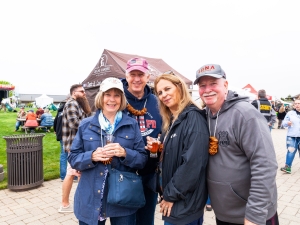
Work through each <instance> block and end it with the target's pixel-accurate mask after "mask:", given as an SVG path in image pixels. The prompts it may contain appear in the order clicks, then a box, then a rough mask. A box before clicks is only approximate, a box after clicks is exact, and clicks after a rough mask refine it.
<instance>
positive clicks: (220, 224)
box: [216, 212, 279, 225]
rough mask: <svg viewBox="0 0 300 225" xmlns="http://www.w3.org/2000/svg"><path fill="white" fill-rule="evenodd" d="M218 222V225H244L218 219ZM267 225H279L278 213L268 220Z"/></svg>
mask: <svg viewBox="0 0 300 225" xmlns="http://www.w3.org/2000/svg"><path fill="white" fill-rule="evenodd" d="M216 221H217V225H243V224H239V223H227V222H223V221H220V220H218V218H216ZM266 225H279V220H278V215H277V212H276V213H275V215H274V216H273V217H272V218H271V219H269V220H267V222H266Z"/></svg>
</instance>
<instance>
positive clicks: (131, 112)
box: [122, 58, 162, 225]
mask: <svg viewBox="0 0 300 225" xmlns="http://www.w3.org/2000/svg"><path fill="white" fill-rule="evenodd" d="M149 79H150V74H149V68H148V62H147V61H146V60H145V59H143V58H132V59H130V60H128V62H127V68H126V79H123V80H122V83H123V88H124V92H125V96H126V99H127V107H126V109H125V112H126V114H127V115H128V116H130V117H132V118H134V119H135V120H136V121H138V124H139V126H140V131H141V134H142V137H143V140H144V143H145V145H146V144H147V140H146V136H150V137H154V138H157V137H158V135H159V134H160V133H161V125H162V119H161V116H160V114H159V110H158V103H157V98H156V97H155V95H153V94H152V91H151V89H150V87H149V86H148V85H147V82H148V81H149ZM147 154H148V161H147V164H146V165H145V167H144V168H143V169H140V170H139V174H140V175H141V176H142V177H143V185H144V194H145V198H146V205H145V206H144V207H142V208H140V209H138V211H137V213H136V224H137V225H154V214H155V208H156V203H157V197H158V193H156V190H153V187H152V186H151V180H153V179H152V178H153V177H154V176H156V173H155V170H156V169H157V166H158V159H159V158H150V157H149V155H150V153H149V151H147Z"/></svg>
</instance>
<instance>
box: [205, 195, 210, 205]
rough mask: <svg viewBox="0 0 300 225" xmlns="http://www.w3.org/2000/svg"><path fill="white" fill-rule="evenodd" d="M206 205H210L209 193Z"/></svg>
mask: <svg viewBox="0 0 300 225" xmlns="http://www.w3.org/2000/svg"><path fill="white" fill-rule="evenodd" d="M206 205H211V204H210V197H209V195H208V196H207V201H206Z"/></svg>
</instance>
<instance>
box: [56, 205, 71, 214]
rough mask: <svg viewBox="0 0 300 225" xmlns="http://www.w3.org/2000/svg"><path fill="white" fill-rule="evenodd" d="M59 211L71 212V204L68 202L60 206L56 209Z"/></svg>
mask: <svg viewBox="0 0 300 225" xmlns="http://www.w3.org/2000/svg"><path fill="white" fill-rule="evenodd" d="M58 212H60V213H71V212H73V206H72V205H71V204H69V205H68V206H60V207H59V209H58Z"/></svg>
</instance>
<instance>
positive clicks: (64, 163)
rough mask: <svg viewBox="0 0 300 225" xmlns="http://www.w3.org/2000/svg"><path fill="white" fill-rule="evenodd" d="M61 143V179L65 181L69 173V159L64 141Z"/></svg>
mask: <svg viewBox="0 0 300 225" xmlns="http://www.w3.org/2000/svg"><path fill="white" fill-rule="evenodd" d="M59 143H60V162H59V169H60V170H59V175H60V179H62V180H63V179H65V176H66V173H67V159H68V153H67V152H65V150H64V145H63V142H62V140H60V141H59Z"/></svg>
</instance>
